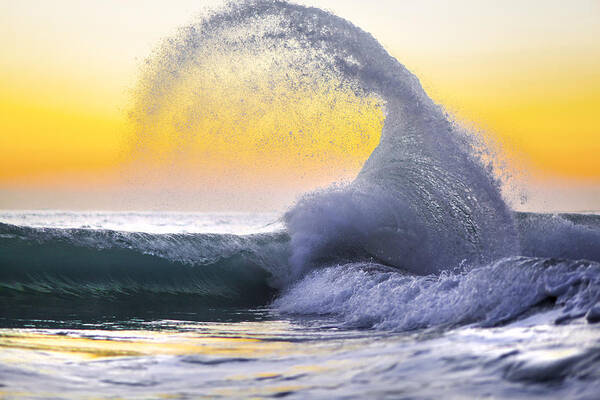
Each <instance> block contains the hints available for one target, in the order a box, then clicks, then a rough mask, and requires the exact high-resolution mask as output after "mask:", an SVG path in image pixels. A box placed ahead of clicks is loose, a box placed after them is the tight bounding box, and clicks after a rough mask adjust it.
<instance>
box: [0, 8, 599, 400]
mask: <svg viewBox="0 0 600 400" xmlns="http://www.w3.org/2000/svg"><path fill="white" fill-rule="evenodd" d="M215 55H216V56H215ZM212 56H215V57H217V56H223V57H225V58H224V59H231V60H234V61H235V60H239V59H242V58H246V59H247V58H248V57H249V58H250V60H251V61H252V63H249V64H252V65H254V67H256V68H258V69H261V71H262V74H256V77H258V78H260V79H263V78H264V79H266V81H265V82H263V83H264V86H265V87H272V88H278V87H280V86H281V85H287V87H291V88H293V89H294V90H297V93H300V94H302V93H308V94H309V93H311V90H315V88H319V87H322V84H323V83H324V82H325V83H327V84H330V83H332V82H333V83H335V85H336V88H335V90H346V91H352V92H353V93H354V94H355V95H356V96H373V95H374V96H376V97H377V98H378V99H380V100H381V103H382V104H383V105H384V111H385V124H384V127H383V131H382V133H381V139H380V142H379V145H378V146H377V147H376V148H375V150H374V151H373V153H372V154H371V155H370V156H369V158H368V159H367V160H366V162H365V164H364V165H363V167H362V169H361V170H360V172H359V173H358V175H357V176H356V178H355V179H354V180H353V181H352V182H351V183H347V184H338V185H335V186H333V187H330V188H326V189H320V190H316V191H314V192H311V193H306V194H305V195H303V196H302V197H300V198H299V199H298V200H297V201H296V202H295V204H290V207H289V209H288V211H287V212H285V213H283V214H282V215H278V214H258V213H255V214H248V213H208V214H200V213H176V212H170V213H166V212H70V211H53V210H49V211H1V212H0V348H1V350H0V397H2V398H10V399H12V398H15V399H99V398H113V399H114V398H127V399H135V398H139V399H149V398H152V399H154V398H156V399H161V398H181V399H187V398H203V397H206V398H217V397H223V398H265V397H288V398H298V399H305V398H328V399H330V398H361V399H362V398H377V399H385V398H390V399H402V398H404V399H439V398H460V399H462V398H511V399H512V398H527V399H530V398H544V399H547V398H557V399H564V398H575V399H598V397H599V395H598V394H599V393H600V324H598V322H599V321H600V216H598V215H597V214H594V213H587V214H581V213H580V214H576V213H571V214H568V213H567V214H556V215H551V214H536V213H519V212H514V211H513V210H511V208H510V207H509V205H507V204H506V203H505V201H504V200H503V197H502V195H501V189H500V188H501V185H502V182H501V181H500V178H499V176H501V175H502V173H501V172H502V171H501V170H499V168H500V167H499V165H501V163H500V164H498V163H497V162H496V157H495V156H496V155H495V153H494V152H492V151H491V150H489V149H488V148H487V147H486V146H485V145H484V142H483V141H482V140H481V138H479V137H478V136H477V135H476V134H474V133H472V132H469V131H467V130H465V129H464V128H463V127H461V126H460V125H458V124H456V123H455V122H454V121H453V120H452V118H450V116H449V115H448V114H447V113H446V112H445V110H444V109H443V107H442V106H440V105H437V104H435V103H434V102H433V101H432V100H431V99H430V98H429V97H428V96H427V94H426V93H425V91H424V90H423V88H422V87H421V85H420V83H419V80H418V79H417V77H416V76H414V75H413V74H412V73H410V72H409V71H408V70H407V69H406V68H405V67H404V66H403V65H402V64H400V62H399V61H398V60H396V59H395V58H393V57H391V56H390V55H389V54H388V53H387V52H386V51H385V49H383V48H382V47H381V45H380V44H379V43H378V42H377V41H376V40H375V39H374V38H373V37H372V36H371V35H370V34H368V33H367V32H364V31H362V30H361V29H360V28H357V27H356V26H354V25H353V24H352V23H351V22H349V21H346V20H343V19H341V18H338V17H336V16H334V15H332V14H330V13H328V12H324V11H321V10H318V9H316V8H306V7H302V6H299V5H294V4H289V3H286V2H282V1H276V0H255V1H244V2H239V3H230V4H229V5H228V6H226V7H224V8H223V9H221V10H218V11H215V12H213V13H212V14H209V15H207V16H205V17H203V18H202V19H200V20H199V21H198V22H195V23H192V24H190V25H189V26H187V27H184V28H182V29H180V30H179V31H178V32H177V34H176V35H175V36H174V37H172V38H169V39H168V40H165V41H164V42H163V43H162V44H161V45H160V47H159V48H158V49H157V50H156V51H155V52H153V53H152V55H151V56H150V58H149V59H148V60H147V62H146V63H145V64H144V65H145V68H146V69H145V70H144V72H143V74H142V75H143V76H142V78H141V84H140V89H139V90H138V92H137V96H138V98H137V103H136V104H137V106H136V107H137V108H136V109H135V111H134V112H133V113H132V115H133V116H134V118H135V119H136V121H138V122H139V124H140V126H142V127H144V126H146V127H151V126H152V125H153V123H154V122H155V121H157V118H158V117H157V116H160V115H161V113H162V112H163V111H164V110H165V109H172V108H173V107H175V108H177V109H179V108H181V112H180V113H179V114H177V116H176V117H177V118H168V120H169V121H172V122H173V124H174V125H175V127H176V128H177V130H178V134H179V135H180V136H181V137H179V138H178V139H181V140H180V142H181V143H183V144H184V145H185V143H189V141H188V142H186V140H185V135H186V134H191V135H193V129H192V128H193V127H194V126H196V125H194V124H197V123H198V121H202V120H203V119H205V118H211V115H204V114H202V113H203V109H202V107H198V104H200V103H195V102H194V101H189V102H185V104H183V103H182V104H180V103H177V101H178V97H177V95H175V94H174V92H173V91H174V90H177V88H179V87H181V86H185V85H187V84H188V83H189V82H190V79H191V80H192V81H193V80H194V79H195V75H194V76H193V77H192V78H190V77H189V76H188V75H189V74H190V73H192V72H194V71H203V72H205V73H206V74H207V75H206V76H210V74H211V71H213V70H214V68H215V65H211V64H206V63H207V62H208V61H207V60H210V59H211V57H212ZM227 57H229V58H227ZM217 58H218V57H217ZM249 64H248V63H247V64H244V65H249ZM225 65H226V66H227V67H228V68H235V65H237V62H231V63H228V64H227V63H226V64H225ZM220 67H221V68H224V67H223V65H220ZM190 71H191V72H190ZM234 72H235V71H234ZM271 72H277V73H271ZM202 76H204V75H202ZM258 78H257V79H258ZM300 78H301V79H300ZM269 79H271V80H273V81H271V80H269ZM277 79H286V80H288V81H286V82H280V81H276V80H277ZM224 89H226V88H224ZM242 100H243V99H242ZM264 101H265V102H267V103H268V99H267V98H265V99H264ZM265 106H266V107H268V106H269V104H266V105H265ZM240 123H244V121H240ZM280 123H281V124H282V126H283V125H284V123H285V121H280ZM143 132H145V136H144V135H142V136H143V137H142V136H141V137H140V138H138V139H139V141H140V142H144V140H148V141H150V142H151V140H152V138H151V137H148V136H151V134H152V129H147V130H143ZM190 132H191V133H190ZM234 134H235V132H233V133H232V135H234ZM291 134H292V132H290V131H289V130H286V129H282V133H281V135H284V136H285V135H291ZM343 134H344V132H339V135H341V137H342V138H343ZM286 137H287V136H286ZM280 139H281V140H283V139H282V138H279V137H274V138H273V142H274V143H275V142H279V141H281V140H280ZM317 139H318V138H316V139H315V140H317ZM159 142H160V140H159ZM267 150H268V148H266V151H267ZM240 190H242V189H240Z"/></svg>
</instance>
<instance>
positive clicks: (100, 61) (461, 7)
mask: <svg viewBox="0 0 600 400" xmlns="http://www.w3.org/2000/svg"><path fill="white" fill-rule="evenodd" d="M301 3H302V4H307V5H316V6H318V7H321V8H325V9H329V10H332V11H333V12H335V13H336V14H338V15H340V16H342V17H344V18H347V19H349V20H350V21H352V22H353V23H355V24H356V25H357V26H359V27H361V28H363V29H364V30H366V31H368V32H371V33H372V34H373V35H374V36H375V37H376V38H377V39H378V40H379V41H380V42H381V43H382V44H383V45H384V47H385V48H386V49H387V50H388V51H389V52H390V53H391V54H392V55H394V56H395V57H396V58H398V59H399V61H400V62H402V63H403V64H405V65H406V66H407V67H408V68H409V70H411V71H412V72H413V73H415V74H416V75H417V77H419V79H420V80H421V82H422V84H423V86H424V87H425V89H426V90H427V92H428V93H429V94H430V95H431V96H432V97H433V98H434V100H436V101H437V102H438V103H441V104H443V105H444V106H445V107H446V108H447V109H448V110H449V111H450V112H451V113H453V114H454V115H455V116H456V118H457V119H458V120H460V121H464V122H465V123H467V124H473V125H474V126H476V127H477V128H478V129H481V130H483V131H485V132H486V134H487V135H490V136H492V137H493V138H494V139H495V140H497V141H498V142H500V143H502V144H503V145H504V149H505V151H506V152H507V154H508V156H509V158H510V160H511V163H512V165H513V166H516V167H519V168H523V169H526V170H527V171H529V178H528V179H529V180H530V182H533V183H531V184H532V185H534V186H535V185H537V184H538V183H539V182H546V183H547V182H550V183H548V185H550V186H552V183H551V182H552V181H553V180H559V179H560V180H561V181H562V182H563V183H564V182H570V183H573V185H580V186H581V185H584V186H586V187H588V188H595V189H594V190H596V189H597V188H598V187H600V161H598V156H597V155H598V154H599V152H600V113H599V112H598V111H597V110H600V39H598V38H600V24H599V23H598V21H599V20H600V4H599V3H598V2H596V1H592V0H581V1H576V2H568V3H567V2H563V1H556V0H548V1H532V2H526V3H523V2H520V1H505V2H480V1H475V0H462V1H456V2H440V1H419V2H397V1H391V0H390V1H387V0H384V1H380V2H377V4H376V6H374V5H372V4H371V5H369V4H367V3H365V2H363V1H358V0H356V1H346V0H344V1H342V0H322V1H317V0H313V1H308V0H307V1H301ZM211 4H219V1H210V2H202V3H201V4H199V3H198V2H197V1H181V2H176V3H172V4H171V3H164V2H161V1H130V2H120V1H116V0H114V1H102V2H100V1H56V2H45V1H33V0H28V1H21V2H9V1H3V2H1V5H2V6H1V10H2V13H0V59H1V61H2V62H1V63H0V207H4V208H15V207H28V205H27V204H23V203H22V201H21V200H22V199H20V200H18V201H15V200H14V199H15V198H16V197H15V196H12V195H10V196H9V195H3V194H2V193H5V194H11V193H12V194H14V193H17V192H18V191H19V190H22V189H23V188H26V189H27V190H38V189H39V190H41V191H42V192H43V193H45V194H43V195H42V196H45V195H48V196H50V195H51V194H52V193H53V190H54V191H58V190H60V188H61V187H62V188H68V189H69V190H70V191H71V192H72V193H77V191H78V190H79V191H83V190H84V189H83V188H85V187H87V186H98V185H105V186H106V187H112V188H113V189H114V188H117V187H119V185H121V184H122V180H121V178H122V177H121V176H120V172H119V168H120V166H121V165H122V164H123V162H124V161H126V160H127V158H128V153H127V151H128V150H129V147H128V146H129V145H130V143H129V142H128V139H129V137H130V135H131V130H132V126H131V125H130V124H129V123H128V119H127V112H128V110H130V108H131V102H132V89H133V88H134V87H135V84H136V82H137V79H138V75H139V67H140V66H141V65H142V61H143V60H144V59H145V58H146V57H147V56H148V55H149V54H150V52H151V50H152V49H153V48H155V46H156V45H157V44H158V42H159V41H160V39H162V38H165V37H168V36H171V35H173V33H174V32H175V30H176V28H177V27H178V26H182V25H185V24H186V23H188V22H189V21H191V20H192V19H193V17H194V15H195V13H197V12H199V11H201V10H199V9H198V8H199V7H200V8H201V7H203V6H205V5H211ZM232 90H233V89H232ZM178 93H179V95H184V92H181V91H180V92H178ZM229 95H230V94H229ZM214 96H215V97H214V98H212V99H211V102H212V103H211V104H213V105H217V104H219V103H218V102H219V97H218V95H217V94H214ZM340 96H341V97H340V99H345V100H344V101H345V103H344V101H342V102H341V103H340V106H339V108H337V109H335V110H333V111H332V112H331V113H328V114H327V115H328V118H329V119H328V120H327V121H325V122H323V124H324V125H323V126H329V127H334V128H335V129H336V130H337V129H349V128H348V126H347V124H348V123H349V122H348V121H349V119H347V118H341V116H342V115H345V116H348V115H351V113H352V112H356V113H357V114H361V113H362V115H363V117H364V115H365V112H366V111H365V110H367V109H369V110H376V109H377V107H373V104H370V105H369V104H362V105H361V104H359V103H356V102H355V100H356V99H351V98H349V97H347V96H346V97H344V96H345V95H343V94H342V95H340ZM250 97H251V96H248V100H249V101H250V103H252V101H255V104H254V105H253V106H251V108H252V107H254V109H255V110H256V109H257V107H258V101H259V100H258V98H255V99H251V98H250ZM207 99H208V97H207ZM221 99H222V98H221ZM293 100H294V101H297V102H299V104H302V99H300V98H296V99H293ZM373 101H374V100H373ZM328 102H329V100H327V99H326V98H325V97H321V101H320V102H319V101H316V102H311V104H303V105H302V107H301V109H302V113H303V114H302V116H303V118H304V117H306V116H307V115H312V116H313V119H314V118H316V116H317V115H319V107H321V106H324V105H325V104H328ZM174 104H175V103H174ZM236 104H237V103H236ZM236 104H233V105H231V104H230V105H229V107H228V108H224V110H225V109H226V110H227V111H225V113H224V114H223V115H221V118H222V120H223V121H225V120H228V121H229V122H228V123H231V122H232V121H233V120H234V119H235V116H236V115H239V113H240V112H241V108H240V107H241V105H240V104H237V105H236ZM289 104H291V103H288V105H289ZM355 106H356V107H358V108H357V109H355V108H354V107H355ZM277 107H278V110H272V112H271V114H270V117H269V118H267V120H263V121H261V122H259V121H258V120H252V121H251V122H249V123H250V124H251V125H252V126H247V127H246V128H247V130H246V131H247V132H250V131H252V132H254V133H253V134H252V135H250V136H248V137H245V138H244V139H242V140H241V141H240V140H239V137H238V139H235V140H233V139H231V138H230V139H228V140H225V139H223V140H222V142H221V143H212V144H211V146H213V147H212V148H213V149H215V151H213V152H212V153H211V155H210V157H212V158H213V160H214V162H212V164H211V163H208V162H204V167H205V168H207V169H206V170H205V171H206V172H207V173H214V174H216V175H213V176H214V178H213V180H214V181H215V182H217V183H218V182H219V180H220V181H221V182H222V183H223V185H229V186H232V187H233V186H235V185H238V184H240V183H241V182H252V179H254V180H259V179H261V178H260V177H263V178H262V179H264V180H268V179H272V180H274V181H281V180H285V179H286V177H287V178H293V180H302V179H304V182H305V181H306V180H311V179H313V180H314V184H315V185H317V184H323V183H326V182H328V181H331V180H335V179H336V176H337V177H345V178H348V177H351V175H352V173H353V172H352V171H356V170H357V168H358V166H357V162H359V160H363V159H364V158H365V156H366V155H367V154H368V152H369V151H370V149H371V148H372V147H373V142H372V141H373V140H374V138H376V136H374V135H371V136H369V138H368V139H366V140H364V139H360V135H359V134H358V136H352V135H350V136H349V137H348V138H346V139H347V140H346V139H344V140H345V141H344V143H336V144H334V145H331V143H329V142H331V139H332V138H337V139H336V140H338V141H339V139H340V137H339V136H337V134H336V132H333V131H332V132H320V136H319V137H320V138H321V139H319V143H318V144H317V145H315V146H313V144H311V143H309V142H307V141H306V140H308V139H307V138H308V136H305V139H306V140H304V139H302V136H301V135H299V136H295V137H296V139H295V140H292V141H289V142H285V141H284V142H281V143H271V142H269V144H268V145H269V146H271V150H272V151H271V152H269V154H270V155H269V157H270V158H268V159H267V163H266V164H264V165H265V166H266V165H277V166H278V169H277V170H278V171H279V172H278V174H279V176H277V177H274V176H269V173H272V171H273V169H269V168H266V167H265V168H262V169H261V168H260V167H256V164H257V163H258V161H259V160H258V159H257V158H256V154H258V153H257V151H254V152H252V151H250V152H248V151H246V152H243V151H241V149H242V148H246V149H247V148H248V146H250V147H252V146H255V147H256V146H257V143H259V142H260V143H266V142H265V141H268V139H269V138H266V137H260V133H259V132H261V130H263V129H265V131H263V132H266V131H271V130H273V129H275V125H276V124H277V123H278V122H277V120H278V118H280V116H282V115H287V116H290V117H291V118H293V115H294V113H293V112H292V113H290V112H288V111H289V109H286V107H288V106H286V105H284V104H283V103H281V104H277ZM361 107H362V108H361ZM351 108H353V111H350V109H351ZM361 110H362V111H361ZM172 111H173V113H172V115H176V114H177V113H176V110H172ZM367 114H368V113H367ZM379 117H380V115H379V116H378V114H377V111H373V112H372V113H371V114H369V115H368V116H367V117H366V118H363V119H362V120H361V119H359V120H360V121H362V122H360V123H359V125H361V124H362V125H361V126H359V127H358V128H357V127H356V126H354V127H351V130H352V131H353V132H355V133H357V132H365V131H369V132H372V131H373V129H375V128H376V126H377V124H378V122H377V121H378V118H379ZM308 119H309V120H310V118H308ZM310 124H312V126H313V127H315V126H320V125H319V124H317V123H316V122H315V121H314V120H312V121H311V122H310ZM344 124H346V125H344ZM292 125H294V126H295V127H297V129H298V130H300V129H301V126H300V125H301V124H300V123H298V121H296V122H293V123H292ZM134 128H135V127H134ZM197 128H198V129H213V128H214V127H213V128H211V127H207V126H198V127H197ZM221 128H227V129H229V128H228V127H221ZM313 133H314V132H313ZM257 135H258V136H257ZM157 137H160V135H158V136H157ZM311 137H312V138H314V135H313V136H311ZM303 140H304V141H303ZM357 140H358V142H357ZM361 140H362V142H361ZM261 141H262V142H261ZM194 143H195V144H194V145H193V146H192V150H193V151H191V152H190V153H189V154H198V152H202V151H204V150H206V149H202V148H201V147H198V143H199V142H198V141H196V142H194ZM155 144H156V143H155ZM204 145H208V143H206V144H204ZM310 146H313V147H310ZM296 147H301V148H303V149H304V150H305V151H303V152H301V153H302V155H301V156H300V158H301V159H302V160H303V161H300V160H299V159H297V157H296V156H297V155H298V152H296V151H295V150H294V149H296ZM353 149H354V150H353ZM217 150H218V151H217ZM233 150H235V151H233ZM255 150H256V148H255ZM336 151H337V152H338V153H336ZM325 153H327V154H328V157H331V158H330V160H335V162H333V163H332V165H333V168H331V169H330V170H328V171H323V169H322V168H321V165H320V164H319V163H318V162H316V163H310V162H309V163H307V160H306V154H325ZM252 154H254V156H253V155H252ZM263 154H264V153H263ZM294 154H296V156H294ZM346 155H349V156H348V157H346ZM190 157H191V156H190ZM210 157H208V158H210ZM252 157H255V158H252ZM218 160H221V161H223V160H225V161H226V163H227V165H229V166H231V168H229V169H227V170H226V171H225V170H224V169H223V168H221V167H218V168H217V167H216V165H217V161H218ZM205 161H206V160H205ZM263 161H264V159H263ZM209 164H210V165H212V166H213V167H214V168H213V169H212V170H211V169H210V168H209V167H208V166H209ZM234 164H235V165H234ZM251 165H254V167H250V166H251ZM330 165H331V164H330ZM299 168H304V169H305V173H306V174H308V177H307V176H304V177H299V175H298V174H297V171H298V169H299ZM311 168H312V171H311ZM236 171H237V172H236ZM269 171H271V172H269ZM319 171H321V172H319ZM219 174H222V175H221V176H219ZM319 174H320V175H319ZM250 176H252V177H253V178H252V179H250ZM236 177H237V178H236ZM236 179H238V181H236ZM536 182H537V183H536ZM546 183H545V184H546ZM291 186H294V184H293V182H292V184H291ZM550 186H549V187H550ZM556 187H558V186H556ZM42 192H40V193H42ZM596 192H598V191H592V192H589V191H588V192H586V193H596ZM581 193H583V192H581ZM111 196H112V195H111ZM290 196H291V195H290ZM290 196H288V198H289V197H290ZM577 196H578V195H577V193H574V194H573V195H572V196H571V200H568V199H567V200H564V201H563V203H561V204H562V205H560V207H562V208H573V207H580V204H585V205H586V206H587V205H590V206H593V205H594V204H595V205H597V207H596V208H600V204H598V199H597V198H596V199H594V198H590V197H589V196H590V195H584V194H581V196H580V197H582V196H583V197H585V196H588V197H586V199H584V200H585V201H583V200H582V201H579V199H578V198H577ZM95 197H97V198H100V197H101V196H95ZM283 197H285V196H283ZM292 197H293V196H292ZM11 199H13V200H11ZM286 201H289V199H288V200H286ZM561 201H562V200H561ZM32 204H33V203H32ZM36 204H37V203H36ZM72 206H73V205H72V204H70V203H69V201H68V200H65V204H64V207H65V208H69V207H72ZM100 206H101V207H108V208H110V202H108V203H107V202H104V203H102V202H99V203H97V204H96V203H93V202H91V203H89V207H91V208H94V207H100ZM83 207H85V205H83ZM556 207H559V206H556Z"/></svg>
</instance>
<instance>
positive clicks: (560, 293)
mask: <svg viewBox="0 0 600 400" xmlns="http://www.w3.org/2000/svg"><path fill="white" fill-rule="evenodd" d="M599 302H600V264H599V263H596V262H591V261H572V260H558V259H550V258H533V257H509V258H503V259H500V260H498V261H495V262H493V263H491V264H489V265H485V266H480V267H476V268H473V269H463V270H462V271H461V270H455V271H453V272H448V271H446V272H443V273H441V274H438V275H428V276H414V275H411V274H406V273H401V272H398V271H397V270H395V269H391V268H389V267H385V266H381V265H378V264H368V263H353V264H345V265H336V266H331V267H328V268H325V269H319V270H314V271H312V272H311V273H309V274H308V275H307V276H305V277H304V278H303V279H301V280H300V281H298V282H297V283H295V284H294V285H292V286H291V287H290V288H289V289H287V290H285V291H284V292H283V294H282V295H281V296H280V297H278V298H277V299H276V300H275V302H274V305H275V306H276V307H277V308H278V309H279V310H281V311H282V312H285V313H291V314H309V315H310V314H321V315H335V316H337V317H339V318H340V319H341V322H343V323H344V324H345V325H346V326H348V327H361V328H375V329H384V330H396V331H404V330H413V329H422V328H429V327H435V326H455V325H459V324H461V325H462V324H471V323H474V324H477V325H479V326H494V325H498V324H502V323H506V322H510V321H513V320H514V319H516V318H518V317H519V316H522V315H524V314H526V313H527V312H529V311H531V310H534V309H535V308H536V307H540V310H541V309H544V307H545V310H548V308H549V307H550V308H552V309H553V310H555V312H554V313H553V314H552V318H551V320H552V321H554V322H557V323H558V322H563V321H566V320H569V319H573V318H578V317H582V316H586V315H587V319H588V320H589V321H591V322H595V321H597V320H598V318H599V317H600V304H599ZM538 311H539V310H538Z"/></svg>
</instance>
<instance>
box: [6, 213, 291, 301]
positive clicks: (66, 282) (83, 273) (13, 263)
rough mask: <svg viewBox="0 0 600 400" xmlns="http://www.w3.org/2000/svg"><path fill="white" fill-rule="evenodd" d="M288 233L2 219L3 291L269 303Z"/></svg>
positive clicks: (21, 295) (280, 270)
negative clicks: (68, 225) (52, 225)
mask: <svg viewBox="0 0 600 400" xmlns="http://www.w3.org/2000/svg"><path fill="white" fill-rule="evenodd" d="M287 241H288V238H287V235H286V234H285V233H272V234H257V235H248V236H235V235H216V234H148V233H131V232H116V231H107V230H87V229H48V228H27V227H17V226H13V225H6V224H0V248H1V249H2V251H1V252H0V265H2V268H1V269H0V296H1V297H2V298H3V299H4V300H5V301H7V299H9V298H12V299H22V298H24V297H26V296H70V297H79V298H81V297H86V298H89V297H96V298H102V299H105V300H111V299H117V298H124V297H132V296H148V295H156V296H159V295H190V296H194V297H196V298H200V299H202V300H203V301H204V302H205V303H207V304H221V305H223V304H239V305H251V304H264V302H265V301H266V300H267V299H268V298H269V296H270V295H272V291H273V287H276V286H277V285H278V282H279V280H278V279H279V278H278V276H281V275H285V274H286V273H285V267H286V263H285V260H286V256H287V251H288V250H287ZM282 261H283V262H282Z"/></svg>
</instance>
